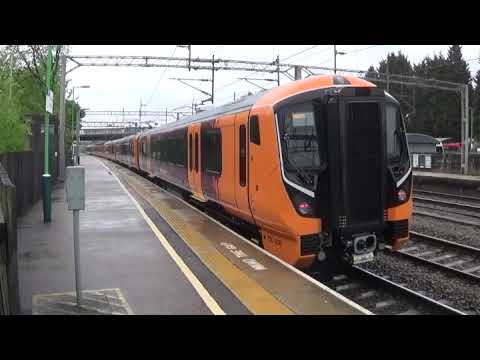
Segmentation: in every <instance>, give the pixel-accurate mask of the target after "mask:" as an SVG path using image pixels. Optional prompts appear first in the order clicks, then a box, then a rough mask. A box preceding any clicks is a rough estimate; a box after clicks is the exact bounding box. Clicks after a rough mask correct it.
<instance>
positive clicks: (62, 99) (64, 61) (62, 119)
mask: <svg viewBox="0 0 480 360" xmlns="http://www.w3.org/2000/svg"><path fill="white" fill-rule="evenodd" d="M66 70H67V58H66V57H65V55H62V56H61V57H60V130H59V132H60V139H59V145H58V146H59V163H60V168H59V169H58V170H59V174H58V175H59V177H60V180H62V181H63V180H64V179H65V90H66V89H65V87H66V85H65V76H66V72H67V71H66Z"/></svg>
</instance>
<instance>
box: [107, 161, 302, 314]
mask: <svg viewBox="0 0 480 360" xmlns="http://www.w3.org/2000/svg"><path fill="white" fill-rule="evenodd" d="M116 170H117V169H116ZM122 175H123V176H122V178H124V180H125V181H127V180H129V181H127V182H130V185H132V187H133V188H135V190H136V191H137V192H138V193H139V194H140V196H141V197H142V198H143V199H144V200H145V201H147V202H148V203H149V204H150V205H151V206H152V207H153V208H154V209H155V210H156V211H157V212H158V213H159V214H160V215H161V216H162V217H163V218H164V220H165V221H166V222H167V223H168V224H169V225H170V226H171V227H172V228H173V229H174V231H175V232H176V233H177V234H178V235H179V236H180V237H181V238H182V239H183V241H184V242H185V243H186V244H187V245H188V246H189V247H190V248H191V249H192V251H193V252H194V253H195V254H196V255H197V256H198V257H199V258H200V259H201V260H202V262H203V263H204V264H205V265H206V266H207V267H208V268H209V269H210V271H212V272H213V273H214V274H215V276H216V277H217V278H219V279H220V280H221V281H222V283H223V284H224V285H225V286H226V287H227V288H229V289H230V290H231V291H232V292H233V293H234V294H235V296H236V297H237V298H238V299H239V300H240V301H241V302H242V303H243V304H244V305H245V306H246V307H247V308H248V309H249V310H250V311H251V312H252V313H253V314H259V315H260V314H262V315H267V314H275V315H277V314H278V315H291V314H293V312H292V311H291V310H290V309H289V308H288V307H286V306H285V305H284V304H282V303H281V302H280V301H278V300H277V299H276V298H275V297H274V296H273V295H271V294H270V293H269V292H268V291H266V290H265V289H264V288H263V287H261V286H260V285H258V283H257V282H256V281H255V280H253V279H251V278H250V277H249V276H247V275H246V274H245V273H244V272H242V271H241V270H240V269H239V268H237V267H236V266H235V265H234V264H233V263H231V262H230V261H229V260H228V259H227V258H226V257H225V256H224V255H223V254H222V253H221V252H219V251H218V250H217V249H216V248H215V247H214V246H213V245H210V241H209V240H208V239H206V238H205V237H204V236H202V235H201V234H200V233H199V232H197V231H195V230H194V229H191V227H189V224H188V223H185V222H184V221H182V220H181V218H179V217H178V216H177V215H175V214H174V213H173V212H172V210H171V209H170V208H169V207H168V206H165V204H164V202H163V201H162V200H160V199H155V198H153V197H152V194H151V193H148V191H145V190H144V188H148V187H149V185H151V184H149V183H146V181H145V183H142V182H141V181H142V180H143V179H136V178H135V177H134V175H126V174H122ZM127 178H128V179H127ZM132 183H135V184H136V185H137V186H135V185H134V184H132ZM162 195H165V194H162ZM187 209H188V208H187ZM188 210H191V209H188Z"/></svg>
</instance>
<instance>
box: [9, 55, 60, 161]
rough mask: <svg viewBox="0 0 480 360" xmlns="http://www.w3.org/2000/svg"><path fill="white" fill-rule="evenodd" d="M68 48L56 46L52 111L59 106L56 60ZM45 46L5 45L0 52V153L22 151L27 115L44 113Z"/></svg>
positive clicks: (57, 63) (26, 127)
mask: <svg viewBox="0 0 480 360" xmlns="http://www.w3.org/2000/svg"><path fill="white" fill-rule="evenodd" d="M68 50H69V49H68V47H67V46H64V45H57V46H56V47H55V51H54V54H55V55H54V59H53V68H52V70H53V71H52V90H53V93H54V99H55V100H54V111H58V106H59V103H60V101H59V86H58V84H59V81H58V80H59V71H58V69H59V58H60V55H61V54H66V53H68ZM47 54H48V46H46V45H26V46H13V45H11V46H6V47H4V48H1V49H0V152H4V151H20V150H23V147H24V143H25V136H26V134H27V132H28V128H29V124H28V121H27V120H26V118H25V115H26V114H28V113H39V112H44V111H45V91H46V85H45V77H46V59H47Z"/></svg>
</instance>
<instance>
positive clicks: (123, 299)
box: [18, 155, 369, 315]
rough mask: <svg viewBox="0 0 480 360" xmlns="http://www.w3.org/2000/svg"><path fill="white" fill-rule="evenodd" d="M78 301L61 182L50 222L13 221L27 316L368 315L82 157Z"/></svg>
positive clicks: (144, 183)
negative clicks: (83, 177) (83, 187)
mask: <svg viewBox="0 0 480 360" xmlns="http://www.w3.org/2000/svg"><path fill="white" fill-rule="evenodd" d="M81 159H82V160H81V162H82V164H81V165H82V166H84V167H85V168H86V209H85V211H81V212H80V259H81V260H80V261H81V275H82V276H81V277H82V289H83V291H82V294H83V297H84V301H83V302H82V306H81V307H78V306H76V303H75V277H74V276H75V272H74V259H73V221H72V213H71V212H70V211H68V210H67V205H66V203H65V190H64V188H63V186H62V184H59V185H57V186H56V187H55V188H54V190H53V195H52V196H53V203H52V222H51V223H50V224H44V223H43V215H42V203H41V202H39V203H37V204H36V206H35V207H33V208H32V209H31V210H30V211H29V212H28V213H27V214H26V215H25V216H24V217H22V218H20V219H19V220H18V253H19V258H18V263H19V287H20V297H21V309H22V313H23V314H149V315H153V314H160V315H162V314H178V315H187V314H192V315H208V314H215V315H223V314H235V315H243V314H271V315H273V314H275V315H277V314H285V315H287V314H332V315H353V314H369V312H368V311H367V310H365V309H363V308H362V307H360V306H359V305H357V304H355V303H353V302H351V301H349V300H348V299H346V298H344V297H343V296H342V295H340V294H338V293H336V292H334V291H333V290H331V289H329V288H327V287H326V286H324V285H323V284H321V283H319V282H318V281H315V280H313V279H311V278H310V277H308V276H306V275H305V274H303V273H302V272H301V271H299V270H297V269H295V268H293V267H291V266H289V265H288V264H286V263H284V262H282V261H281V260H279V259H277V258H275V257H273V256H271V255H270V254H268V253H267V252H265V251H264V250H263V249H261V248H259V247H258V246H256V245H255V244H253V243H251V242H249V241H248V240H246V239H244V238H242V237H241V236H239V235H238V234H236V233H234V232H233V231H231V230H230V229H228V228H227V227H225V226H224V225H222V224H220V223H218V222H217V221H215V220H214V219H212V218H210V217H208V216H207V215H205V214H203V213H202V212H200V211H199V210H197V209H195V208H193V207H192V206H191V205H190V204H188V203H187V202H185V201H183V200H182V199H180V198H177V197H175V196H173V195H172V194H170V193H168V192H166V191H164V190H163V189H161V188H160V187H158V186H157V185H155V184H153V183H151V182H150V181H148V180H147V179H145V178H143V177H141V176H139V175H138V174H136V173H134V172H132V171H130V170H128V169H125V168H123V167H121V166H119V165H118V164H115V163H113V162H110V161H108V160H105V159H100V158H96V157H92V156H86V155H85V156H82V158H81Z"/></svg>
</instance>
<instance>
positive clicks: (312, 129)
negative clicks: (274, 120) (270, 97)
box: [279, 103, 322, 190]
mask: <svg viewBox="0 0 480 360" xmlns="http://www.w3.org/2000/svg"><path fill="white" fill-rule="evenodd" d="M279 115H280V116H279V131H280V139H281V144H282V158H283V166H284V170H285V173H286V174H285V175H286V176H287V177H288V178H289V179H290V180H291V181H293V182H295V183H297V184H299V185H301V186H303V187H306V188H308V189H310V190H314V189H315V187H316V182H317V180H318V170H320V169H321V168H322V166H321V159H320V151H319V136H318V134H317V127H316V120H317V121H319V116H320V114H319V113H318V112H317V111H316V109H315V107H314V105H313V104H311V103H306V104H299V105H294V106H292V107H290V108H288V109H286V110H284V111H281V112H280V114H279ZM316 118H318V119H316Z"/></svg>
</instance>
